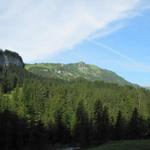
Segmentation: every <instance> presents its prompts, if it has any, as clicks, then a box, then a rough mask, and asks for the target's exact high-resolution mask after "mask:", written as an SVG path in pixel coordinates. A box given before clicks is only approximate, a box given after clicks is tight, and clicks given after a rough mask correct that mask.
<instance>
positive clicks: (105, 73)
mask: <svg viewBox="0 0 150 150" xmlns="http://www.w3.org/2000/svg"><path fill="white" fill-rule="evenodd" d="M26 69H27V70H28V71H30V72H32V73H34V74H36V75H40V76H42V77H47V78H58V79H63V80H73V79H77V78H84V79H87V80H90V81H96V80H98V81H104V82H109V83H117V84H119V85H130V84H131V83H129V82H128V81H126V80H125V79H123V78H122V77H120V76H118V75H117V74H116V73H114V72H112V71H109V70H105V69H101V68H99V67H97V66H95V65H90V64H85V63H84V62H78V63H72V64H52V63H51V64H48V63H47V64H27V65H26Z"/></svg>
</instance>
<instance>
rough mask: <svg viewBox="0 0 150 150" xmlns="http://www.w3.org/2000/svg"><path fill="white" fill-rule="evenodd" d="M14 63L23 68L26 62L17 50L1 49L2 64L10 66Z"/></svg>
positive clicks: (0, 59)
mask: <svg viewBox="0 0 150 150" xmlns="http://www.w3.org/2000/svg"><path fill="white" fill-rule="evenodd" d="M12 65H15V66H18V67H21V68H23V67H24V63H23V60H22V58H21V56H19V54H17V53H15V52H12V51H9V50H5V51H3V50H2V49H0V66H2V67H8V66H12Z"/></svg>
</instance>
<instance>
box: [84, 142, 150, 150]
mask: <svg viewBox="0 0 150 150" xmlns="http://www.w3.org/2000/svg"><path fill="white" fill-rule="evenodd" d="M86 150H150V140H134V141H120V142H112V143H108V144H105V145H102V146H98V147H95V148H89V149H86Z"/></svg>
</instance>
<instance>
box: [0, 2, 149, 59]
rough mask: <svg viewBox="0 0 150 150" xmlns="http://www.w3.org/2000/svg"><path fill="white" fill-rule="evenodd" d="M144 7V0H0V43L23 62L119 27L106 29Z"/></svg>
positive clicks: (69, 46) (58, 50)
mask: <svg viewBox="0 0 150 150" xmlns="http://www.w3.org/2000/svg"><path fill="white" fill-rule="evenodd" d="M146 7H148V5H147V0H113V1H112V0H105V1H104V0H92V1H91V0H42V1H41V0H25V1H20V0H5V1H3V0H0V22H1V23H0V35H1V36H0V46H1V47H2V48H10V49H14V50H17V51H18V52H19V53H20V54H21V55H22V56H23V57H24V59H25V60H26V61H30V60H33V59H34V60H36V59H39V58H43V57H45V56H47V55H53V54H56V53H59V52H61V51H63V50H65V49H70V48H72V47H73V46H75V45H76V44H78V43H80V42H81V41H83V40H84V39H86V38H87V37H89V36H91V35H92V36H94V35H95V36H102V35H103V34H104V35H105V34H108V33H109V32H113V31H115V30H117V29H119V26H115V28H112V29H111V28H110V25H111V24H112V23H113V22H118V21H119V20H121V19H124V18H129V17H134V16H136V15H138V13H139V11H140V10H141V9H145V8H146ZM99 31H101V32H99ZM102 31H105V32H102Z"/></svg>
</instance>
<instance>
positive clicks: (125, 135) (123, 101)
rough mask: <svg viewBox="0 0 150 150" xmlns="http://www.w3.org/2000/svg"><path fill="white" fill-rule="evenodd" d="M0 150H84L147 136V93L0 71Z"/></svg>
mask: <svg viewBox="0 0 150 150" xmlns="http://www.w3.org/2000/svg"><path fill="white" fill-rule="evenodd" d="M0 72H1V73H0V149H2V150H22V149H23V150H24V149H25V150H34V149H35V150H49V149H54V147H55V146H54V145H57V144H60V145H68V146H75V147H88V146H92V145H97V144H103V143H106V142H108V141H111V140H124V139H148V138H150V107H149V106H150V92H149V91H148V90H145V89H143V88H140V87H134V86H130V85H126V86H119V85H117V84H111V83H104V82H100V81H88V80H85V79H82V78H79V79H76V80H72V81H65V80H60V79H53V78H49V79H47V78H42V77H39V76H36V75H33V74H32V73H29V72H28V71H26V70H25V69H24V68H19V67H16V66H9V67H7V68H1V69H0Z"/></svg>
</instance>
